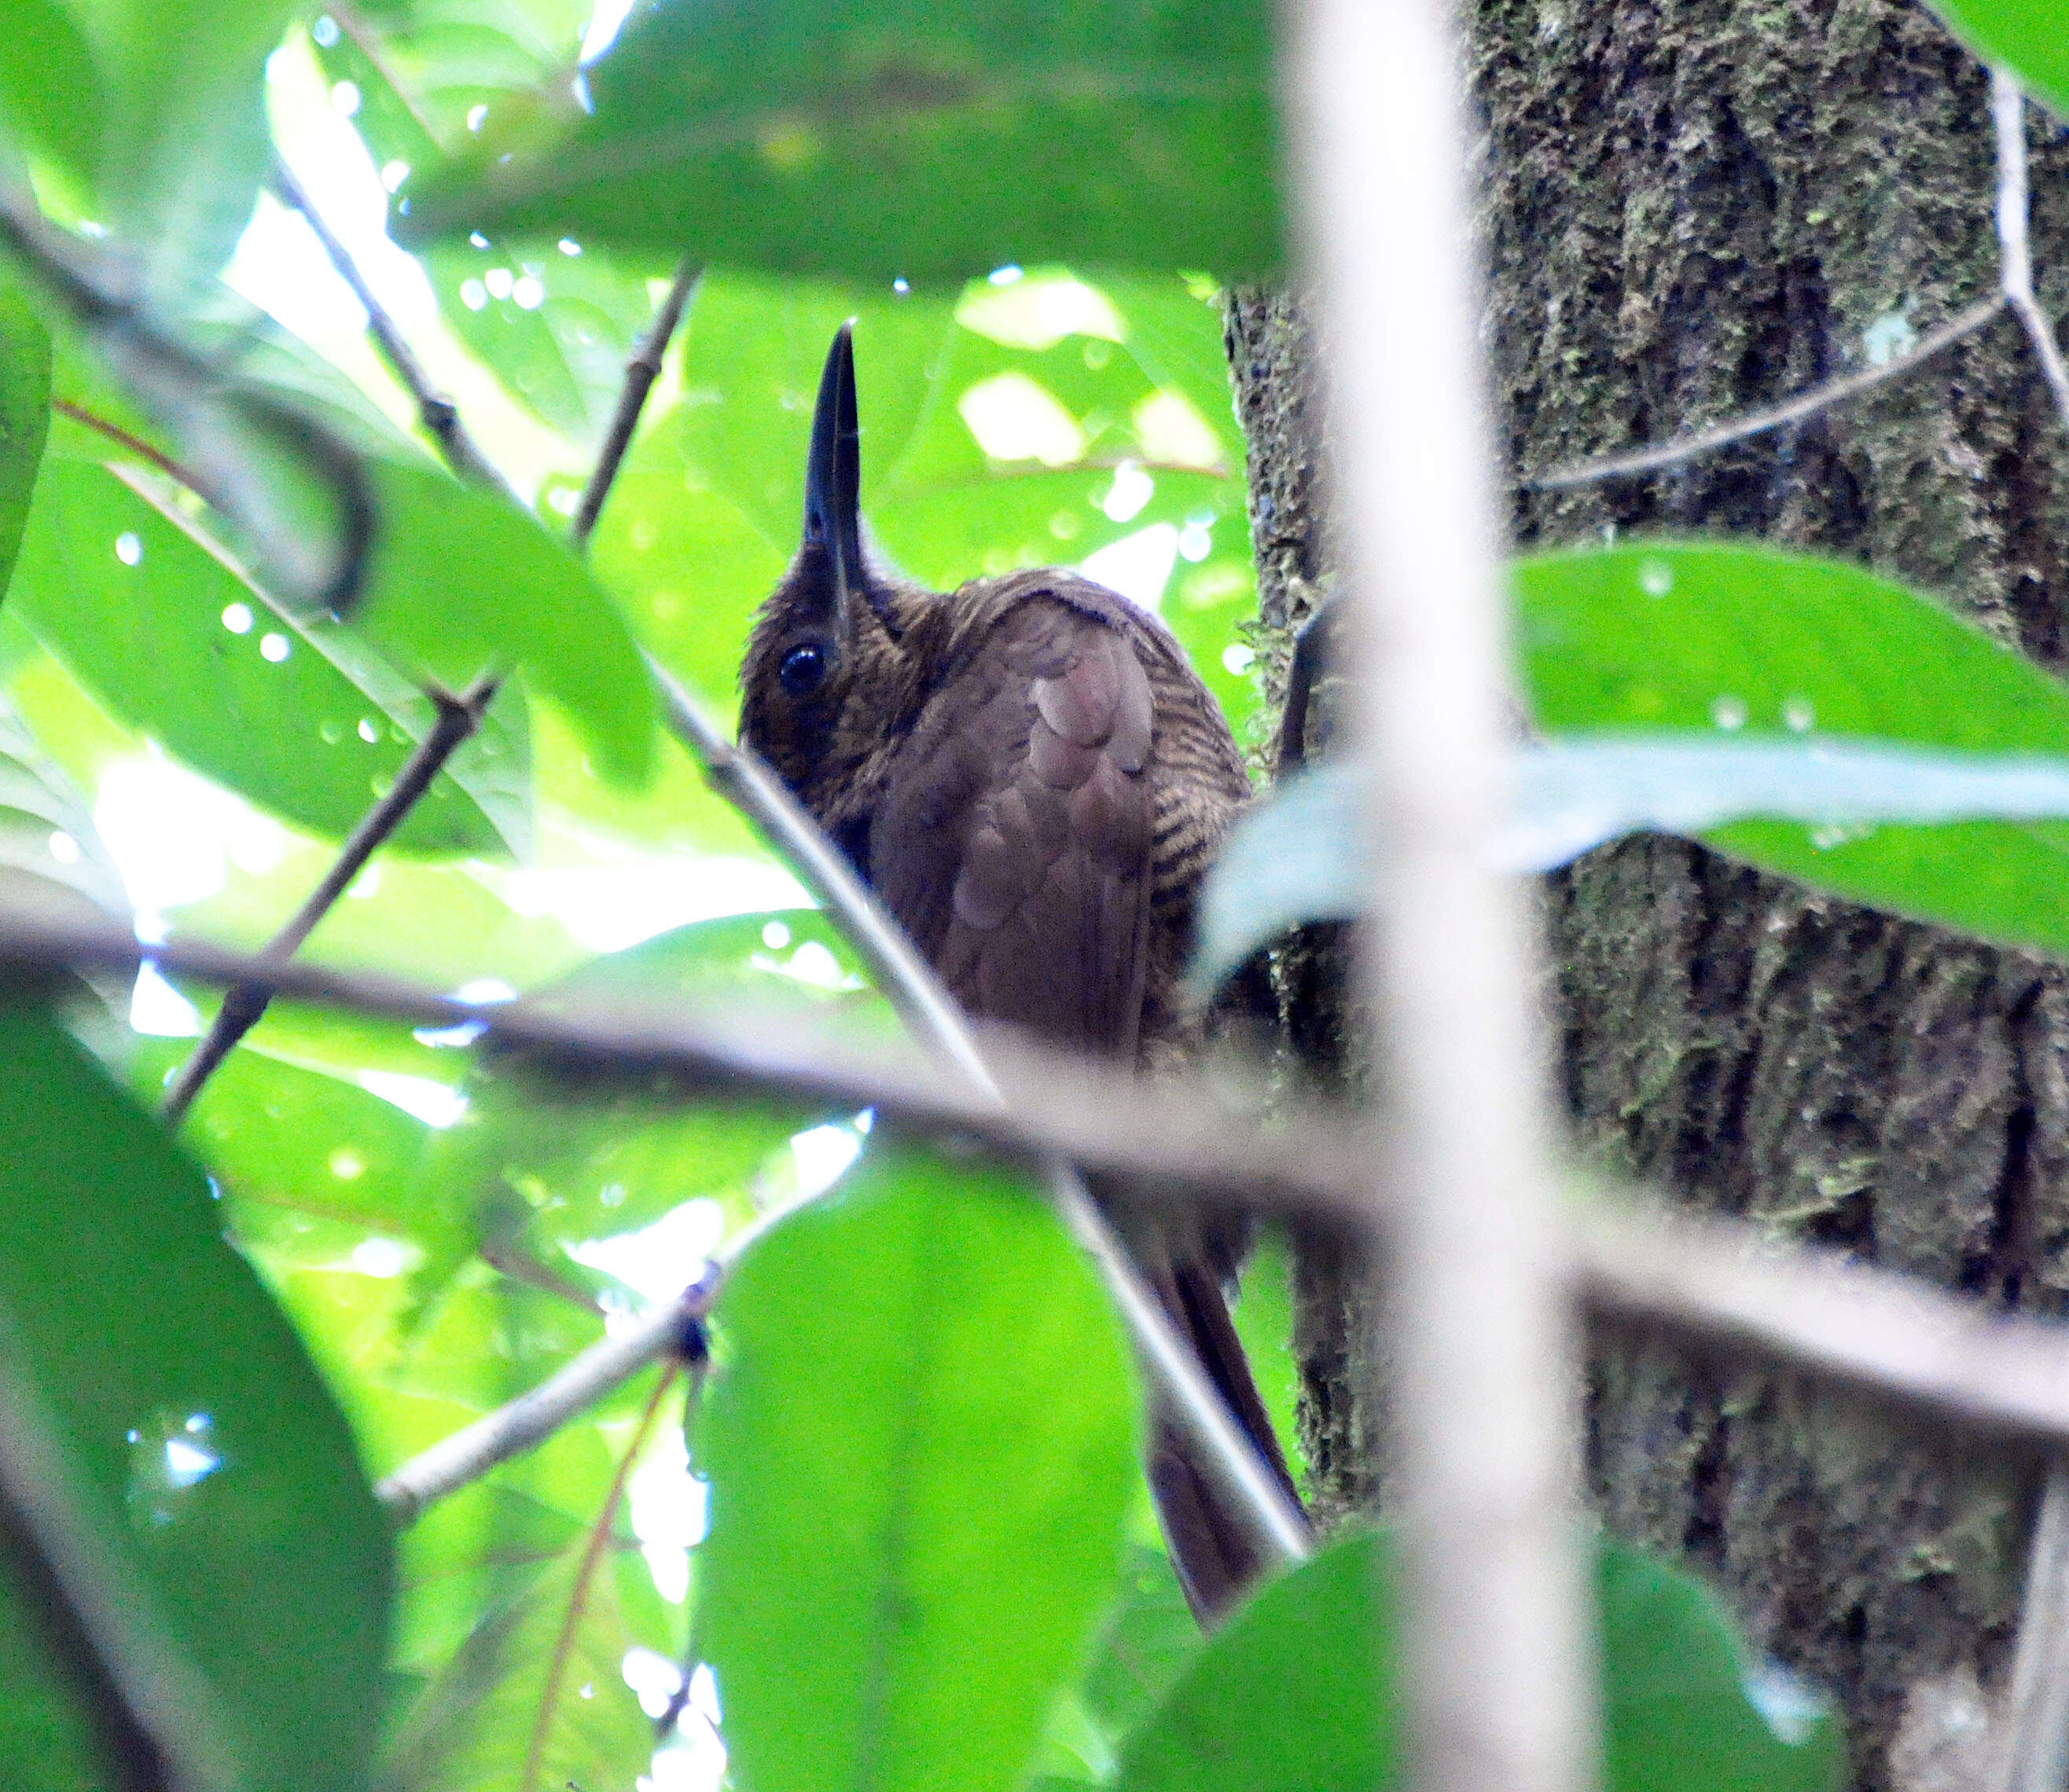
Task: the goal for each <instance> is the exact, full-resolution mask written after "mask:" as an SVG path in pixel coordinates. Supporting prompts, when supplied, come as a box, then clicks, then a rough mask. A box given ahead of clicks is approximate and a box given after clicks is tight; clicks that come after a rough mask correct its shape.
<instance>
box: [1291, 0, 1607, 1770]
mask: <svg viewBox="0 0 2069 1792" xmlns="http://www.w3.org/2000/svg"><path fill="white" fill-rule="evenodd" d="M1284 16H1285V18H1286V19H1287V21H1288V27H1289V31H1290V33H1291V37H1290V42H1289V44H1288V52H1289V53H1288V72H1289V75H1290V76H1291V78H1292V92H1291V94H1290V99H1291V104H1290V105H1289V107H1288V113H1289V119H1288V122H1289V126H1290V133H1289V134H1290V136H1291V137H1292V145H1293V149H1292V173H1293V187H1294V193H1295V195H1296V201H1297V203H1296V219H1297V222H1298V223H1299V226H1300V230H1301V232H1302V247H1303V249H1304V251H1305V257H1304V259H1305V264H1306V267H1307V268H1308V271H1309V272H1310V274H1311V275H1312V277H1313V278H1314V279H1315V280H1316V285H1317V288H1318V290H1319V294H1320V300H1321V304H1322V311H1323V316H1324V330H1323V332H1322V333H1323V336H1324V338H1325V339H1326V341H1328V345H1329V353H1328V383H1329V390H1330V395H1331V402H1332V406H1334V407H1335V410H1336V423H1337V426H1338V429H1339V431H1340V432H1341V445H1342V448H1343V453H1342V455H1341V458H1340V459H1339V460H1338V461H1337V463H1336V472H1337V474H1338V476H1339V490H1338V492H1337V495H1336V496H1337V512H1336V514H1337V516H1338V517H1339V519H1340V520H1341V526H1342V531H1343V537H1344V549H1345V552H1344V559H1345V566H1344V578H1345V586H1346V588H1347V589H1348V590H1349V592H1350V593H1351V594H1352V597H1353V601H1352V602H1351V603H1350V605H1349V606H1348V609H1347V614H1346V618H1345V619H1346V622H1347V623H1348V625H1349V630H1350V631H1351V635H1352V638H1353V640H1354V641H1355V642H1356V643H1357V647H1358V648H1359V650H1360V651H1359V652H1358V654H1357V658H1356V659H1355V661H1354V668H1355V677H1354V680H1353V685H1354V688H1356V689H1357V691H1358V692H1359V693H1360V703H1359V712H1358V717H1357V720H1358V727H1359V733H1360V735H1361V745H1362V747H1363V750H1364V754H1365V775H1364V778H1363V785H1364V790H1365V802H1364V808H1365V814H1364V816H1363V823H1364V826H1363V833H1364V835H1365V840H1364V842H1363V844H1364V845H1365V850H1366V852H1367V854H1368V855H1369V856H1368V859H1367V862H1368V863H1370V864H1371V865H1373V866H1374V867H1383V869H1381V871H1379V872H1378V874H1377V876H1376V878H1375V880H1374V884H1373V925H1371V927H1370V928H1369V929H1366V930H1365V933H1364V935H1363V937H1362V939H1361V953H1360V957H1361V966H1360V969H1361V979H1360V981H1361V985H1362V986H1363V990H1364V992H1365V994H1367V995H1368V996H1369V998H1370V1000H1371V1002H1372V1012H1373V1017H1374V1023H1375V1030H1376V1032H1377V1040H1376V1042H1375V1043H1376V1049H1377V1055H1378V1056H1379V1058H1380V1060H1381V1064H1382V1066H1383V1068H1382V1069H1381V1072H1379V1075H1380V1079H1381V1083H1382V1084H1383V1085H1384V1088H1385V1107H1386V1118H1387V1123H1388V1124H1387V1129H1386V1132H1385V1136H1384V1138H1385V1149H1384V1150H1383V1151H1382V1152H1381V1153H1380V1154H1378V1156H1377V1157H1376V1159H1375V1161H1374V1162H1373V1165H1371V1167H1370V1168H1369V1169H1368V1171H1367V1172H1366V1176H1365V1182H1366V1184H1367V1186H1368V1194H1367V1202H1368V1218H1367V1229H1368V1231H1369V1235H1370V1237H1371V1239H1372V1242H1373V1245H1374V1247H1376V1255H1379V1256H1380V1257H1381V1258H1382V1259H1384V1260H1385V1263H1386V1266H1387V1270H1388V1280H1387V1286H1386V1291H1385V1298H1384V1299H1383V1300H1379V1301H1378V1302H1377V1311H1378V1312H1379V1314H1380V1325H1381V1330H1382V1334H1383V1341H1382V1343H1381V1349H1382V1351H1383V1353H1384V1360H1385V1362H1386V1364H1387V1366H1388V1385H1387V1393H1388V1400H1389V1414H1388V1416H1389V1418H1390V1431H1391V1435H1390V1438H1389V1439H1388V1442H1389V1444H1390V1451H1389V1454H1390V1466H1391V1467H1392V1469H1393V1471H1394V1476H1395V1484H1394V1492H1395V1493H1396V1494H1397V1495H1398V1503H1397V1504H1395V1507H1394V1513H1393V1515H1392V1516H1393V1518H1394V1524H1395V1527H1396V1529H1397V1532H1398V1537H1399V1540H1400V1545H1401V1548H1400V1573H1399V1575H1398V1585H1397V1590H1396V1594H1395V1598H1394V1611H1395V1614H1396V1615H1395V1619H1394V1623H1395V1627H1396V1634H1397V1637H1398V1644H1397V1646H1396V1647H1395V1648H1394V1660H1395V1661H1396V1663H1397V1664H1398V1667H1397V1672H1398V1677H1399V1689H1398V1690H1399V1698H1400V1715H1399V1716H1398V1719H1394V1720H1393V1721H1397V1722H1398V1723H1399V1724H1400V1725H1401V1729H1402V1744H1403V1756H1404V1760H1403V1780H1404V1782H1405V1783H1406V1784H1407V1785H1409V1786H1414V1787H1416V1788H1419V1789H1421V1792H1439V1789H1442V1792H1586V1789H1587V1788H1589V1786H1592V1785H1593V1783H1594V1782H1595V1780H1596V1779H1597V1778H1598V1761H1599V1750H1598V1742H1597V1738H1596V1728H1597V1725H1596V1717H1597V1712H1596V1699H1595V1688H1594V1680H1595V1668H1594V1645H1593V1643H1592V1640H1591V1635H1590V1632H1591V1621H1590V1619H1589V1586H1588V1577H1587V1573H1586V1567H1585V1561H1584V1558H1583V1555H1582V1551H1581V1541H1580V1537H1581V1526H1580V1525H1579V1524H1578V1523H1577V1517H1578V1515H1579V1512H1580V1509H1581V1508H1580V1491H1579V1480H1580V1475H1579V1470H1580V1463H1579V1449H1578V1439H1579V1435H1580V1414H1579V1412H1578V1410H1577V1400H1576V1391H1577V1389H1578V1388H1579V1386H1580V1385H1581V1370H1580V1339H1579V1337H1578V1331H1579V1328H1578V1326H1577V1323H1576V1316H1575V1314H1574V1312H1573V1308H1572V1304H1571V1302H1570V1300H1569V1288H1568V1286H1567V1284H1566V1280H1565V1263H1564V1259H1563V1251H1562V1247H1563V1244H1564V1239H1563V1238H1562V1236H1561V1233H1562V1231H1563V1228H1562V1227H1561V1224H1560V1216H1559V1214H1558V1210H1557V1199H1556V1196H1555V1192H1554V1190H1553V1186H1552V1182H1551V1177H1550V1174H1549V1153H1548V1150H1547V1141H1546V1134H1547V1133H1548V1131H1549V1128H1548V1126H1547V1124H1546V1119H1545V1114H1544V1112H1543V1108H1544V1099H1543V1094H1542V1092H1541V1090H1540V1089H1539V1088H1538V1087H1537V1084H1536V1078H1535V1076H1534V1075H1533V1073H1532V1067H1533V1064H1534V1063H1535V1054H1534V1053H1533V1051H1532V1045H1531V1041H1530V1030H1531V1018H1532V1017H1531V1014H1530V1009H1529V997H1528V991H1529V990H1532V989H1533V988H1534V987H1536V979H1535V978H1533V977H1532V974H1531V973H1530V969H1529V966H1528V958H1529V951H1528V945H1527V943H1526V940H1527V936H1526V933H1525V930H1524V925H1523V919H1522V914H1521V912H1520V902H1519V900H1518V898H1517V892H1516V890H1515V889H1514V888H1512V886H1511V885H1509V884H1507V883H1506V882H1504V881H1503V880H1500V879H1498V878H1497V877H1496V875H1495V874H1494V872H1492V869H1491V868H1490V861H1489V857H1488V855H1487V842H1488V841H1489V840H1490V839H1492V838H1493V833H1494V828H1495V824H1496V817H1497V814H1498V813H1499V810H1500V798H1501V795H1502V789H1501V786H1502V777H1501V771H1502V766H1503V764H1504V753H1505V746H1504V714H1503V711H1504V691H1503V685H1504V678H1503V667H1504V663H1505V662H1506V659H1507V655H1506V654H1505V652H1504V644H1503V642H1502V639H1501V633H1502V623H1501V618H1502V615H1503V612H1504V608H1505V603H1504V590H1503V578H1502V574H1501V570H1500V565H1499V562H1498V558H1497V549H1496V543H1497V537H1498V535H1499V533H1500V531H1499V525H1498V524H1497V522H1496V506H1495V502H1494V492H1493V480H1492V468H1491V466H1490V464H1489V463H1490V459H1491V456H1490V454H1489V451H1488V443H1487V397H1486V394H1485V391H1484V390H1483V382H1482V377H1481V369H1480V360H1479V344H1478V342H1477V341H1476V340H1475V334H1474V329H1473V322H1472V320H1474V319H1475V317H1477V316H1479V313H1480V307H1479V303H1478V293H1477V291H1476V288H1477V286H1478V284H1479V282H1478V276H1477V270H1476V269H1475V267H1474V266H1473V265H1472V259H1471V251H1470V247H1469V239H1470V236H1471V232H1470V231H1469V230H1468V229H1467V220H1468V219H1469V218H1470V217H1471V203H1470V201H1469V199H1468V197H1467V190H1466V178H1465V168H1466V160H1467V148H1466V145H1467V134H1466V129H1465V125H1464V120H1463V118H1462V117H1461V116H1460V110H1461V107H1462V104H1463V96H1464V93H1465V88H1466V83H1465V80H1464V76H1463V73H1462V70H1461V63H1460V60H1459V53H1458V50H1457V47H1456V45H1455V43H1454V41H1453V36H1452V30H1453V19H1452V8H1451V6H1450V5H1449V4H1447V0H1381V3H1380V4H1377V5H1375V4H1373V3H1372V0H1310V3H1309V4H1308V5H1306V6H1295V7H1291V8H1288V10H1287V11H1286V14H1285V15H1284ZM1373 1647H1375V1648H1377V1647H1378V1643H1377V1639H1376V1638H1375V1639H1373ZM1497 1687H1498V1688H1500V1694H1499V1696H1493V1697H1490V1696H1489V1689H1490V1688H1497Z"/></svg>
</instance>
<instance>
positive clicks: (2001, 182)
mask: <svg viewBox="0 0 2069 1792" xmlns="http://www.w3.org/2000/svg"><path fill="white" fill-rule="evenodd" d="M1990 119H1991V122H1992V123H1993V124H1994V125H1995V126H1996V128H1997V141H1998V258H1999V259H1998V279H1999V280H2000V281H2001V282H2002V284H2003V286H2004V296H2005V303H2006V304H2008V305H2010V307H2011V308H2012V309H2013V311H2014V312H2016V313H2017V314H2018V320H2019V322H2020V323H2022V325H2025V326H2026V340H2027V341H2030V343H2031V344H2032V345H2033V353H2034V357H2035V358H2036V359H2037V360H2038V361H2039V363H2040V371H2041V374H2042V377H2043V378H2046V380H2047V390H2049V391H2050V392H2051V393H2052V394H2054V395H2055V409H2056V410H2057V411H2059V413H2060V414H2061V417H2062V423H2063V427H2064V428H2065V429H2069V366H2065V365H2063V360H2062V349H2061V345H2059V343H2058V342H2056V341H2055V326H2054V325H2051V323H2049V322H2048V320H2047V313H2046V312H2043V311H2042V309H2041V308H2040V301H2039V300H2038V299H2036V298H2035V297H2034V294H2033V249H2032V246H2031V244H2030V242H2029V241H2028V239H2027V235H2026V222H2027V214H2028V210H2029V209H2030V208H2029V205H2028V201H2027V195H2026V101H2025V100H2024V99H2023V98H2022V96H2021V95H2020V93H2019V91H2018V81H2017V80H2014V78H2013V76H2012V75H2011V73H2010V71H2009V70H2008V69H2002V68H1994V69H1992V70H1991V71H1990Z"/></svg>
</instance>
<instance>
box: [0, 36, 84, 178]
mask: <svg viewBox="0 0 2069 1792" xmlns="http://www.w3.org/2000/svg"><path fill="white" fill-rule="evenodd" d="M105 112H106V107H105V102H104V99H103V96H102V95H101V92H100V71H99V70H98V69H96V67H94V65H93V58H92V54H91V52H90V51H88V48H87V44H86V39H84V37H82V36H81V35H80V30H79V27H78V26H77V25H75V23H73V22H72V19H71V15H70V14H68V13H67V11H66V10H65V8H64V7H63V6H60V5H59V4H58V3H57V0H13V3H12V4H11V5H10V6H9V7H8V9H7V29H6V31H0V117H4V121H5V123H6V127H7V129H8V130H9V131H10V133H11V134H13V136H14V137H15V139H16V141H17V142H18V144H19V145H21V146H22V148H24V149H31V150H33V151H35V153H38V154H39V155H40V156H41V157H44V158H45V159H46V160H47V161H54V162H55V163H56V164H57V165H58V166H59V169H62V171H63V173H64V174H65V175H66V176H67V177H68V178H69V180H70V182H71V185H72V186H74V187H75V189H78V190H82V191H83V190H84V186H85V183H87V182H89V181H90V180H91V179H92V176H93V173H94V171H95V170H96V169H97V168H98V167H99V166H100V137H101V128H102V121H103V119H104V116H105Z"/></svg>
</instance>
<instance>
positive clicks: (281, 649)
mask: <svg viewBox="0 0 2069 1792" xmlns="http://www.w3.org/2000/svg"><path fill="white" fill-rule="evenodd" d="M287 657H288V638H287V636H286V635H260V636H259V658H260V659H270V660H271V661H272V663H274V664H275V665H276V666H277V665H279V664H280V662H281V661H282V660H284V659H286V658H287Z"/></svg>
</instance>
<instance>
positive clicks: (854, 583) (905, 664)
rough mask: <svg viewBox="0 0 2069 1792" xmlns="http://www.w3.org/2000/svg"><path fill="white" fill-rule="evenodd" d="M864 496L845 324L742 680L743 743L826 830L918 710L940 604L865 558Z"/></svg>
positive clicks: (831, 356)
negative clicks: (792, 544)
mask: <svg viewBox="0 0 2069 1792" xmlns="http://www.w3.org/2000/svg"><path fill="white" fill-rule="evenodd" d="M861 484H862V460H861V431H860V430H859V427H858V424H857V422H856V415H855V345H854V342H853V340H852V337H851V326H850V325H847V324H843V325H841V327H840V329H839V332H838V333H836V334H835V337H834V341H833V346H832V348H831V349H829V350H828V351H827V353H826V371H825V372H824V373H823V374H822V375H821V376H820V379H819V398H818V406H817V407H816V408H815V410H814V413H813V417H812V446H811V452H810V459H809V460H808V461H807V463H806V468H805V527H804V537H803V539H802V541H800V542H799V544H798V552H797V553H796V554H795V556H794V557H793V558H792V560H791V561H790V567H789V569H788V570H787V571H786V572H785V574H783V577H782V578H781V581H780V582H778V583H777V586H776V589H775V590H773V591H772V592H771V593H770V594H769V597H768V599H767V601H766V602H764V603H763V605H762V606H761V613H760V614H758V615H757V617H756V618H755V622H754V630H753V635H751V636H750V638H749V641H748V647H747V656H746V658H745V659H744V660H743V661H742V662H741V668H740V685H741V715H740V733H741V740H742V741H744V742H745V744H746V745H749V746H750V747H752V748H753V749H754V750H755V751H756V752H757V753H760V754H761V757H763V758H764V759H765V760H767V761H769V764H770V765H773V767H774V768H775V769H776V771H777V773H778V774H779V775H781V778H782V779H783V781H784V782H786V784H788V785H789V786H790V787H791V789H793V790H795V791H796V792H797V793H798V796H799V797H800V798H802V799H803V801H804V802H805V804H806V807H808V808H810V810H813V811H814V813H815V814H818V816H819V817H820V818H821V819H822V821H823V820H826V819H827V818H828V817H829V815H830V814H832V813H833V812H834V811H835V810H837V809H838V807H839V800H840V798H841V797H842V796H843V794H844V793H846V792H847V791H849V790H851V789H852V787H853V786H854V785H855V782H856V780H857V777H858V774H860V773H861V772H862V770H863V768H864V766H865V765H866V764H867V761H869V760H870V758H871V756H872V755H873V754H874V753H875V752H876V751H877V749H879V747H880V746H881V745H883V743H884V738H885V735H886V732H887V730H888V728H889V727H890V726H891V725H892V722H893V721H894V720H895V719H896V716H898V715H899V714H900V712H901V710H902V709H903V708H904V707H905V706H906V705H908V704H910V703H911V702H912V701H913V700H915V698H916V693H917V692H918V689H919V687H920V681H921V680H922V677H923V676H924V667H923V664H922V660H923V658H924V644H923V642H922V641H921V640H920V639H916V637H915V634H914V631H915V627H916V625H919V624H921V623H924V619H925V618H926V615H927V613H928V610H930V609H931V608H932V607H933V606H935V605H937V603H938V602H939V600H938V599H937V598H935V597H933V596H932V594H930V593H928V592H925V591H923V590H920V589H919V588H918V587H917V586H913V585H912V584H910V583H908V582H906V581H904V580H903V579H901V578H897V577H896V575H894V574H892V573H890V572H889V571H888V570H887V569H885V568H884V566H882V565H881V564H880V563H879V561H877V559H876V557H875V555H874V554H873V553H871V551H870V550H869V549H868V547H867V543H866V542H865V541H864V538H863V529H862V515H861V510H860V508H859V497H860V492H861ZM930 632H931V631H928V630H926V629H924V627H920V629H919V634H920V635H922V636H924V635H927V634H928V633H930Z"/></svg>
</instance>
